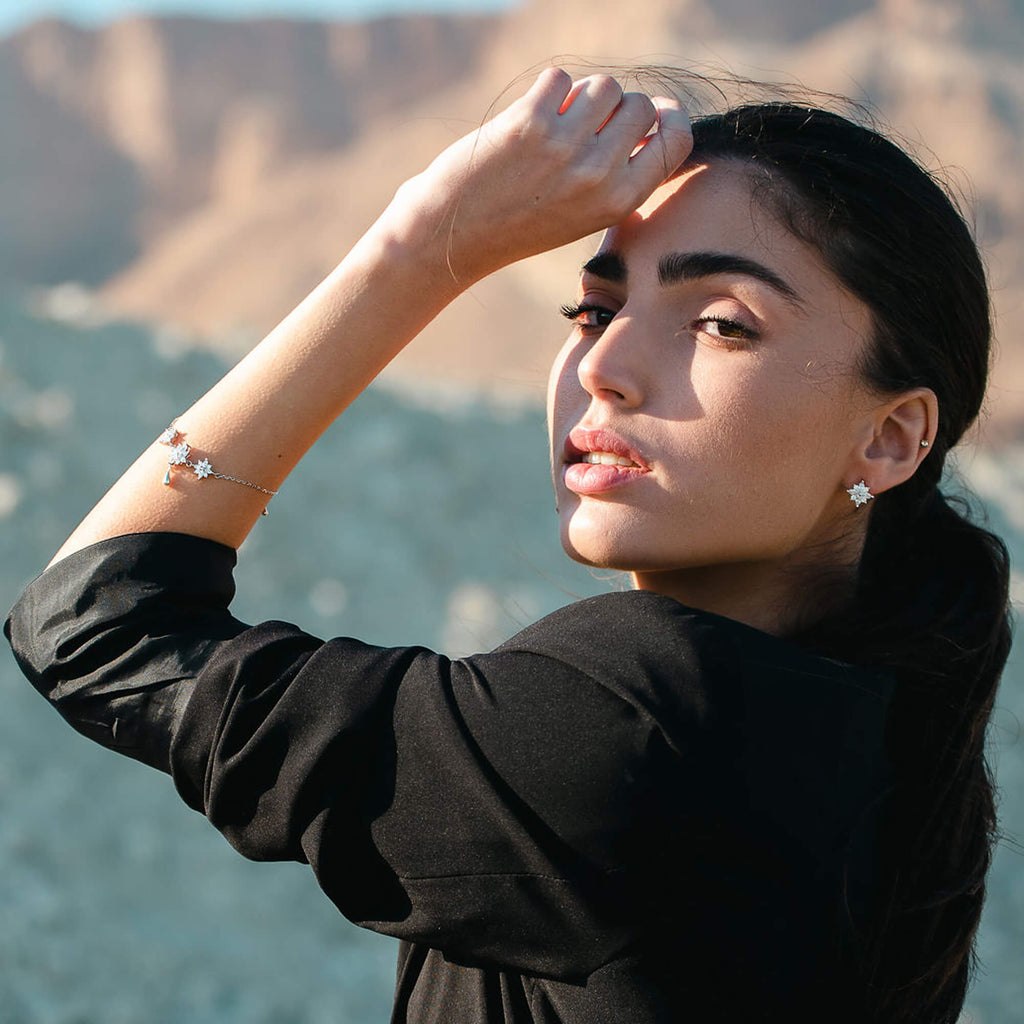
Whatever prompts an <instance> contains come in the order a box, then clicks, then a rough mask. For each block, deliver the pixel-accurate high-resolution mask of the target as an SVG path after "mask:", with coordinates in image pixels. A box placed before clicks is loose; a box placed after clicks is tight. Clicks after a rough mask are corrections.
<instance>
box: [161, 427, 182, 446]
mask: <svg viewBox="0 0 1024 1024" xmlns="http://www.w3.org/2000/svg"><path fill="white" fill-rule="evenodd" d="M177 440H178V431H177V429H175V428H174V427H168V428H167V429H166V430H165V431H164V432H163V433H162V434H161V435H160V442H161V444H169V445H171V446H172V447H173V446H174V444H175V443H176V442H177Z"/></svg>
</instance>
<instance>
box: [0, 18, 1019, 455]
mask: <svg viewBox="0 0 1024 1024" xmlns="http://www.w3.org/2000/svg"><path fill="white" fill-rule="evenodd" d="M643 12H644V13H643V18H642V20H641V19H637V17H636V13H635V9H634V8H630V7H629V6H628V5H626V6H623V5H619V4H614V3H612V2H610V0H586V2H585V3H584V0H562V2H560V3H559V4H557V5H551V4H542V3H541V2H540V0H533V2H532V3H527V4H526V5H524V6H520V7H518V8H516V9H515V10H513V11H511V12H509V13H507V14H504V15H500V16H498V15H496V16H488V17H468V16H445V17H416V18H401V19H391V20H384V21H374V22H368V23H337V24H316V23H310V22H286V21H270V20H261V21H251V22H235V23H230V22H228V23H226V22H214V21H203V20H198V19H181V18H131V19H126V20H122V21H118V22H115V23H112V24H110V25H108V26H106V27H104V28H102V29H100V30H97V31H83V30H81V29H78V28H75V27H73V26H71V25H69V24H67V23H63V22H60V21H53V20H50V21H43V22H38V23H35V24H33V25H30V26H28V27H27V28H25V29H24V30H22V31H20V32H19V33H17V34H15V35H12V36H9V37H7V38H6V39H3V40H0V123H2V124H3V126H4V127H5V145H4V147H3V148H2V149H0V267H2V274H3V278H4V279H5V280H6V281H7V282H9V283H11V284H17V283H20V284H29V285H50V286H52V285H56V284H58V283H60V282H63V281H69V280H71V281H79V282H82V283H83V284H84V285H85V286H87V287H88V288H89V289H91V290H92V291H91V292H90V295H91V296H93V297H94V298H95V300H96V301H95V302H92V301H90V299H89V296H86V298H85V299H84V300H83V301H80V302H78V303H76V304H72V305H73V312H74V315H88V314H89V313H90V310H91V311H92V312H93V314H95V313H96V312H97V310H103V311H106V314H105V315H111V314H116V315H121V316H130V317H135V318H141V319H144V320H152V321H155V322H160V323H162V324H165V325H173V326H174V327H175V328H176V329H177V330H178V331H180V332H181V333H182V335H183V336H186V337H191V338H198V339H200V340H202V341H203V342H204V343H212V344H217V345H221V346H228V347H232V348H234V349H235V350H239V349H241V348H244V347H245V346H247V345H249V344H251V343H252V342H253V341H255V340H257V339H258V338H259V337H260V336H261V335H262V334H263V333H265V332H266V331H267V330H268V329H269V328H271V327H272V326H273V325H274V324H275V323H276V322H277V321H278V320H280V319H281V318H282V317H283V316H284V315H285V314H286V313H287V312H288V310H289V309H290V308H291V307H292V306H293V305H294V304H295V303H296V302H297V301H298V300H299V299H301V297H302V296H303V294H305V292H306V291H307V290H308V289H309V288H311V287H312V286H313V285H315V284H316V283H317V282H318V281H319V280H320V279H321V278H322V277H323V276H324V275H325V274H326V273H327V272H328V271H329V270H330V269H331V267H332V266H333V265H334V264H335V263H336V262H337V260H338V259H339V258H340V257H341V255H343V253H344V251H345V249H346V247H347V246H348V245H350V244H351V242H352V241H353V240H354V239H355V238H356V237H357V236H358V233H359V232H360V231H361V230H362V229H363V228H364V227H365V226H366V225H367V224H368V223H369V222H370V220H372V218H373V216H374V215H375V213H376V211H377V210H378V209H379V208H380V207H381V206H382V205H383V204H384V203H385V202H386V201H387V199H388V198H389V197H390V195H391V193H392V192H393V190H394V188H395V187H396V186H397V185H398V184H399V183H400V182H401V180H403V178H404V177H406V176H407V175H408V174H410V173H413V172H415V171H416V170H418V169H419V168H420V167H421V166H422V165H423V164H424V163H425V162H426V161H427V160H429V158H430V157H431V156H432V155H433V153H435V152H436V151H437V150H438V149H440V148H441V147H443V146H444V145H445V144H447V143H448V142H449V141H451V140H452V139H454V138H456V137H457V136H459V135H460V134H462V133H464V132H465V131H466V130H468V129H469V128H471V127H472V126H473V125H475V124H476V123H478V122H479V120H480V119H481V118H482V117H483V116H484V115H485V113H486V111H487V109H488V108H489V106H490V105H491V104H492V103H493V102H495V101H496V100H497V99H498V97H499V96H501V95H502V93H503V91H504V90H505V89H506V87H509V83H512V85H511V89H512V90H513V91H514V90H515V89H517V88H521V87H522V85H523V84H524V81H525V80H524V79H523V78H522V76H523V73H524V72H525V71H526V70H527V69H529V68H530V67H531V66H533V65H535V64H537V63H540V62H546V61H548V60H549V59H551V58H552V57H553V56H554V55H558V54H566V53H570V54H573V55H574V56H573V57H572V58H560V59H562V60H563V62H568V65H569V66H573V65H575V66H576V67H579V66H581V65H582V64H583V61H584V59H587V60H591V61H594V62H597V63H599V64H611V65H615V66H620V65H621V64H623V63H629V64H631V65H636V64H639V63H652V64H673V65H678V66H683V67H694V66H696V67H698V68H702V69H705V68H706V67H707V66H708V64H709V63H716V64H726V65H728V66H730V67H731V68H733V69H734V70H735V71H737V72H738V73H740V74H742V75H745V76H748V77H751V78H756V79H767V80H772V79H780V78H781V79H786V80H790V81H792V80H796V81H799V82H801V83H803V84H804V85H806V86H808V87H811V88H816V89H823V90H829V91H837V92H842V93H846V94H849V95H852V96H853V97H854V98H856V99H859V100H866V101H867V102H869V103H871V104H873V105H874V106H875V107H876V108H877V109H878V110H879V111H880V112H881V114H882V116H883V118H884V119H885V121H887V122H888V123H889V124H891V125H892V126H893V128H894V130H895V131H896V132H897V133H898V134H899V135H900V136H901V137H902V138H903V139H904V140H905V141H907V142H908V143H909V144H910V145H911V147H912V148H915V149H916V151H917V152H918V154H919V155H920V156H921V157H922V158H923V159H924V160H925V161H926V162H927V163H929V164H930V165H932V166H937V167H939V168H941V169H943V170H944V172H945V173H946V175H947V176H948V177H949V178H951V180H952V181H953V182H954V184H955V185H956V186H957V187H958V188H960V189H961V190H962V191H964V193H965V194H966V197H967V202H968V205H969V207H970V209H971V210H972V211H973V217H974V219H975V222H976V224H977V230H978V233H979V235H980V237H981V239H982V241H983V242H984V244H985V246H986V249H987V253H988V260H989V266H990V270H991V274H992V279H993V283H994V285H995V295H996V306H997V313H998V316H999V331H1000V340H1001V358H1000V362H999V366H998V369H997V378H996V385H997V386H996V389H995V392H994V395H995V400H994V403H993V416H992V420H991V423H990V425H989V434H990V435H991V436H993V437H997V436H1005V435H1007V434H1013V433H1019V432H1020V431H1021V426H1022V424H1024V339H1021V338H1020V337H1019V336H1018V335H1019V332H1018V330H1017V328H1016V324H1017V323H1018V322H1019V320H1020V319H1021V316H1022V314H1024V186H1022V178H1021V174H1020V170H1019V169H1020V167H1021V166H1022V165H1024V62H1022V60H1021V54H1024V3H1022V2H1021V0H831V2H829V3H824V4H822V3H818V2H812V0H777V2H775V3H773V4H771V5H764V6H762V7H757V8H756V9H755V11H754V13H751V11H750V9H749V5H747V4H746V3H744V2H741V0H646V2H645V4H644V6H643ZM637 55H641V56H640V58H639V60H638V59H637ZM624 59H625V60H624ZM926 146H927V148H925V147H926ZM587 248H588V246H587V243H580V245H578V246H575V247H571V250H570V251H569V252H568V253H560V254H552V255H549V256H545V257H540V258H538V259H536V260H532V261H528V262H526V263H524V264H521V265H519V266H517V267H513V268H509V270H507V271H505V272H503V274H501V275H499V276H498V277H497V278H496V279H493V280H490V281H486V282H483V283H482V284H481V285H479V286H478V287H477V288H475V289H474V290H473V292H472V293H471V294H470V295H469V296H466V297H465V298H464V299H463V300H461V301H460V302H459V303H457V304H456V305H455V306H454V307H453V308H452V309H451V310H449V311H448V313H446V314H445V316H444V317H442V318H441V320H440V321H439V322H438V323H436V324H435V325H432V326H431V328H429V329H428V330H427V331H426V332H425V334H424V336H423V337H422V338H421V339H419V340H418V341H417V342H416V343H415V344H414V345H413V346H411V348H410V349H409V351H408V352H407V353H406V354H405V355H403V357H402V359H401V360H400V361H399V363H398V364H397V365H396V366H395V368H394V369H393V370H391V371H389V372H390V373H391V375H392V377H393V379H397V380H400V379H409V378H414V379H416V380H418V381H423V380H425V379H426V380H433V381H436V382H441V381H454V382H456V383H460V384H464V383H474V384H476V383H480V382H489V383H488V386H499V387H504V386H508V387H510V388H513V389H518V393H520V394H527V395H536V394H538V393H539V390H540V384H539V382H540V381H541V380H542V379H543V373H544V366H545V364H546V363H547V361H548V359H549V356H550V354H551V351H552V350H553V348H554V347H555V346H556V345H557V344H558V340H559V336H560V334H561V326H560V325H559V323H558V322H557V317H556V316H555V315H553V310H554V309H555V308H556V307H557V305H558V303H559V302H561V301H564V300H565V298H566V297H567V296H568V294H569V293H570V292H571V291H572V287H573V285H572V278H573V274H574V271H575V266H576V265H578V263H579V262H580V258H581V256H582V254H583V253H585V252H586V251H587ZM57 294H58V295H64V296H65V297H66V294H67V292H66V290H63V291H61V292H59V293H57ZM64 305H65V306H66V305H67V304H66V303H65V304H64Z"/></svg>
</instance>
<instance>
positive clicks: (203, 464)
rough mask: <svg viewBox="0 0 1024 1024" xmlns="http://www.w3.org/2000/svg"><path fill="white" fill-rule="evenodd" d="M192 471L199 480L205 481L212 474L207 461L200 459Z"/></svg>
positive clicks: (211, 467)
mask: <svg viewBox="0 0 1024 1024" xmlns="http://www.w3.org/2000/svg"><path fill="white" fill-rule="evenodd" d="M192 471H193V472H194V473H195V475H196V476H197V477H199V479H200V480H205V479H206V478H207V477H208V476H209V475H210V474H211V473H212V472H213V466H211V465H210V460H209V459H200V460H199V461H198V462H197V463H196V464H195V465H194V466H193V467H192Z"/></svg>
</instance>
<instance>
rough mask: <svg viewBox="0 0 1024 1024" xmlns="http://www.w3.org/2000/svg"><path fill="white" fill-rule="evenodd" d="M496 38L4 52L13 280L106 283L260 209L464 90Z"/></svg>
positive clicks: (259, 39)
mask: <svg viewBox="0 0 1024 1024" xmlns="http://www.w3.org/2000/svg"><path fill="white" fill-rule="evenodd" d="M489 27H490V26H489V21H488V19H484V18H402V19H398V18H395V19H386V20H380V21H373V22H367V23H353V24H320V23H312V22H287V21H273V20H262V21H252V22H222V21H206V20H201V19H195V18H138V17H136V18H127V19H124V20H121V21H116V22H114V23H112V24H110V25H108V26H106V27H104V28H102V29H100V30H98V31H85V30H82V29H80V28H76V27H75V26H73V25H71V24H68V23H66V22H62V21H57V20H47V21H40V22H36V23H34V24H32V25H29V26H28V27H27V28H25V29H24V30H23V31H21V32H19V33H17V34H15V35H12V36H9V37H7V38H6V39H3V40H0V123H2V124H3V125H4V128H5V136H6V139H5V145H4V148H3V150H2V151H0V161H2V163H0V223H3V224H4V225H5V226H7V227H8V228H9V229H10V230H9V231H5V232H4V241H2V242H0V261H2V263H3V271H4V276H5V277H6V278H8V279H12V278H13V279H14V280H18V281H25V282H33V283H39V282H53V281H60V280H64V279H67V278H69V277H70V278H77V279H78V280H81V281H83V282H86V283H89V284H100V283H102V282H103V281H105V280H107V279H108V278H109V277H110V275H111V273H112V272H113V271H115V270H117V269H124V268H125V267H127V266H129V265H130V264H131V263H132V262H133V260H134V259H136V258H138V257H140V256H144V255H145V253H146V252H148V250H149V247H150V246H151V245H152V244H154V243H156V242H157V241H158V239H160V238H161V237H163V236H164V235H165V234H166V232H168V231H170V230H173V229H174V227H175V226H176V225H177V224H178V223H179V222H180V220H181V218H182V217H183V216H187V215H188V214H191V213H192V212H194V211H196V210H197V209H201V208H202V207H203V206H205V205H207V204H211V203H213V204H216V203H219V202H228V203H232V204H234V203H239V202H248V203H251V204H253V207H254V209H255V208H258V206H259V203H260V201H261V200H260V196H259V189H258V187H257V186H258V183H260V182H261V181H263V180H264V179H266V178H267V177H268V176H271V175H273V174H274V173H275V172H277V171H280V170H282V169H283V168H285V167H291V166H293V165H296V164H301V163H302V162H303V161H304V160H307V159H309V158H311V157H315V156H316V155H317V154H321V153H325V152H334V151H337V150H339V149H342V148H344V147H345V146H346V145H347V144H349V143H350V142H351V141H352V140H353V139H354V138H356V137H358V136H359V135H361V134H362V133H365V132H366V131H367V130H369V129H370V128H372V125H373V124H374V122H375V121H376V119H377V118H378V117H380V116H381V115H382V114H385V113H387V112H388V111H391V110H396V109H400V108H401V107H402V106H403V105H404V104H407V103H409V102H411V101H414V100H419V99H421V98H422V97H424V96H428V95H430V94H431V93H433V92H436V91H437V90H438V89H441V88H443V87H444V86H446V85H448V84H449V83H451V82H453V81H457V80H459V79H461V78H463V77H465V75H466V74H467V73H468V72H469V71H470V70H471V69H472V68H473V66H474V64H475V62H476V60H477V59H478V56H479V54H480V51H481V46H482V43H483V41H484V39H485V36H486V33H487V30H488V29H489ZM12 250H13V251H12ZM28 254H31V258H30V259H26V255H28Z"/></svg>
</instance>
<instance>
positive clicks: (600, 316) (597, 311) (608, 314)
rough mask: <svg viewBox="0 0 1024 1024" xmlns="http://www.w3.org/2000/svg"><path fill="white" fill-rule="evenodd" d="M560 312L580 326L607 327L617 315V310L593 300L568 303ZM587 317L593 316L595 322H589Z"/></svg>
mask: <svg viewBox="0 0 1024 1024" xmlns="http://www.w3.org/2000/svg"><path fill="white" fill-rule="evenodd" d="M560 312H561V314H562V316H564V317H565V318H566V320H571V321H572V322H573V323H574V324H576V325H577V326H578V327H580V328H587V327H607V326H608V324H610V323H611V322H612V319H613V318H614V316H615V310H613V309H608V308H607V307H605V306H599V305H597V304H596V303H593V302H579V303H576V302H572V303H566V304H565V305H564V306H562V307H561V310H560ZM587 317H593V322H588V321H587V319H586V318H587Z"/></svg>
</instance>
